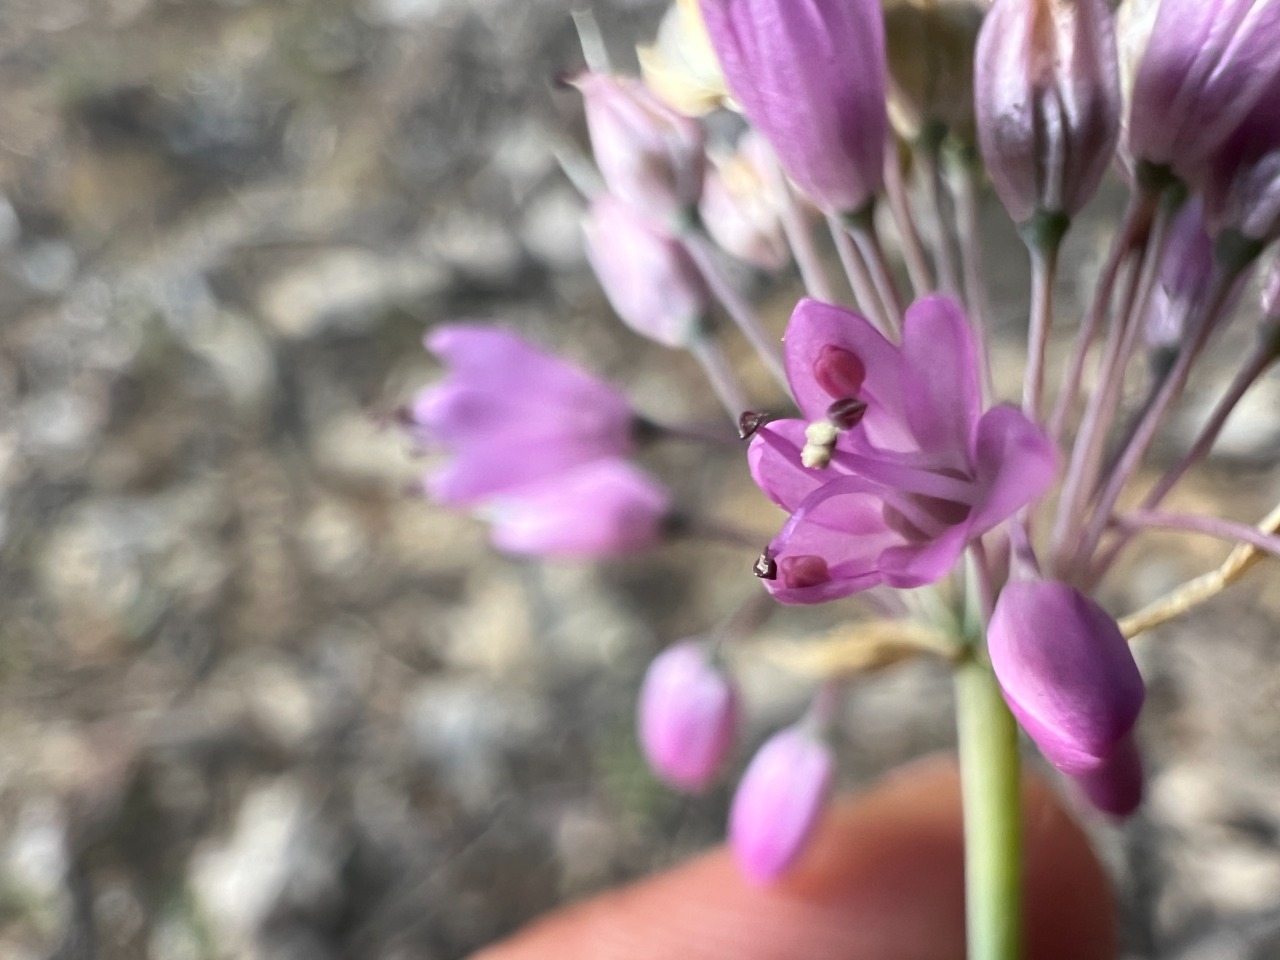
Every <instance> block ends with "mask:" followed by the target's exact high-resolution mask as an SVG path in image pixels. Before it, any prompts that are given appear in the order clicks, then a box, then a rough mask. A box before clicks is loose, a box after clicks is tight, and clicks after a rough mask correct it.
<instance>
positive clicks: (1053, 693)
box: [987, 581, 1145, 787]
mask: <svg viewBox="0 0 1280 960" xmlns="http://www.w3.org/2000/svg"><path fill="white" fill-rule="evenodd" d="M987 645H988V649H989V651H990V655H991V666H992V668H993V669H994V670H995V674H996V678H997V679H998V680H999V681H1000V686H1001V688H1002V689H1003V690H1004V694H1005V699H1006V700H1007V701H1008V704H1009V709H1010V710H1012V711H1013V714H1014V716H1016V717H1017V718H1018V722H1019V723H1020V724H1022V727H1023V729H1024V730H1026V731H1027V733H1028V734H1029V735H1030V737H1031V739H1032V740H1034V741H1035V742H1036V745H1037V746H1039V747H1040V750H1041V752H1043V753H1044V755H1045V759H1047V760H1048V761H1049V762H1050V763H1052V764H1053V765H1054V766H1055V767H1057V768H1058V769H1059V770H1062V771H1063V772H1064V773H1068V774H1071V775H1073V776H1079V775H1081V774H1088V773H1090V772H1092V771H1098V770H1099V769H1100V768H1102V767H1104V766H1106V765H1107V764H1108V762H1109V761H1110V760H1111V759H1112V757H1113V756H1115V755H1116V751H1117V750H1118V749H1119V748H1120V747H1121V745H1122V744H1123V743H1124V742H1125V741H1126V739H1127V738H1128V736H1129V733H1130V731H1131V730H1132V729H1133V725H1134V723H1135V722H1136V721H1137V719H1138V713H1139V711H1140V710H1141V709H1142V701H1143V697H1144V694H1145V687H1144V686H1143V683H1142V675H1141V674H1140V673H1139V672H1138V666H1137V664H1136V663H1134V660H1133V654H1132V653H1130V651H1129V644H1128V642H1127V641H1126V640H1125V638H1124V636H1123V635H1122V634H1121V633H1120V628H1119V627H1118V626H1117V625H1116V622H1115V620H1114V619H1112V618H1111V616H1109V615H1108V614H1107V612H1106V611H1105V610H1103V609H1102V608H1101V607H1100V606H1098V604H1096V603H1095V602H1094V601H1093V600H1091V599H1089V598H1088V597H1086V596H1085V595H1084V594H1082V593H1080V592H1079V591H1078V590H1076V589H1075V588H1074V587H1070V586H1068V585H1067V584H1065V583H1058V582H1054V581H1036V582H1015V583H1010V584H1008V585H1007V586H1006V587H1005V588H1004V589H1003V590H1002V591H1001V592H1000V597H999V599H998V600H997V602H996V608H995V612H994V614H993V615H992V617H991V624H990V626H989V628H988V631H987ZM1098 786H1099V787H1101V784H1099V785H1098Z"/></svg>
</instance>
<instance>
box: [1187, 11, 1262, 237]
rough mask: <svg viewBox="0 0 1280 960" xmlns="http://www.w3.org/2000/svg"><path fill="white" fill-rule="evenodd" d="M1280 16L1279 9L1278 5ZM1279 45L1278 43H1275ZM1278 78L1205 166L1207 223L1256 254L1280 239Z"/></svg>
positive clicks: (1203, 185)
mask: <svg viewBox="0 0 1280 960" xmlns="http://www.w3.org/2000/svg"><path fill="white" fill-rule="evenodd" d="M1276 9H1277V11H1280V3H1278V4H1276ZM1276 42H1277V43H1280V37H1277V40H1276ZM1278 98H1280V72H1278V73H1277V74H1276V75H1275V76H1273V77H1272V78H1271V85H1270V87H1269V88H1268V89H1267V92H1266V94H1265V95H1264V96H1263V97H1262V99H1261V100H1259V101H1258V102H1257V103H1256V104H1254V106H1253V109H1252V110H1250V111H1249V112H1248V113H1246V114H1245V115H1244V117H1243V118H1242V119H1241V121H1240V123H1239V125H1238V126H1237V127H1236V129H1235V131H1234V132H1233V133H1232V134H1231V135H1230V136H1229V137H1227V139H1226V140H1225V141H1224V142H1223V143H1222V145H1221V146H1220V147H1218V149H1217V150H1215V151H1214V152H1213V154H1212V155H1211V156H1210V157H1209V160H1208V161H1207V163H1206V164H1205V168H1204V171H1203V177H1202V179H1199V180H1196V179H1194V178H1193V181H1192V182H1193V183H1195V184H1196V185H1197V186H1199V187H1201V188H1202V189H1203V190H1204V203H1205V219H1206V220H1207V221H1208V223H1209V226H1210V229H1211V231H1212V233H1213V234H1214V235H1215V236H1218V235H1220V234H1221V233H1223V232H1224V231H1228V230H1230V231H1234V232H1235V233H1237V234H1239V235H1240V236H1241V237H1242V238H1244V239H1245V240H1246V241H1252V242H1253V244H1252V245H1253V246H1254V247H1255V248H1256V249H1257V250H1261V249H1262V247H1263V246H1265V245H1266V244H1267V243H1270V242H1271V241H1272V240H1274V239H1276V237H1277V236H1280V107H1278V106H1277V99H1278Z"/></svg>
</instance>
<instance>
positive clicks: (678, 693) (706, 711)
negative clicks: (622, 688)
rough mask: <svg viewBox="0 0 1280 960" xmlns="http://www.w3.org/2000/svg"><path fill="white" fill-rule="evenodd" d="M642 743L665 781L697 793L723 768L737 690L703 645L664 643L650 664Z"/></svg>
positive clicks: (644, 695) (732, 729) (733, 724)
mask: <svg viewBox="0 0 1280 960" xmlns="http://www.w3.org/2000/svg"><path fill="white" fill-rule="evenodd" d="M638 714H639V727H640V743H641V745H642V746H643V747H644V754H645V757H646V758H647V759H648V761H649V765H650V766H651V767H652V768H653V769H654V771H655V772H656V773H657V774H658V775H659V776H660V777H662V779H663V780H665V781H667V783H669V784H671V785H672V786H674V787H677V788H679V789H681V790H685V791H688V792H690V793H701V792H702V791H703V790H705V789H706V788H707V787H709V786H710V785H711V783H712V781H713V780H715V778H716V777H717V776H718V775H719V773H720V771H721V769H722V768H723V767H724V762H725V760H726V758H727V757H728V755H729V751H730V750H731V749H732V748H733V740H734V737H735V736H736V734H737V732H738V718H739V709H738V694H737V691H736V690H735V689H734V686H733V683H732V681H730V679H729V678H728V677H727V676H725V674H724V673H722V672H721V671H720V670H718V669H717V668H716V667H715V665H714V664H713V663H712V661H711V657H710V654H709V653H708V651H707V649H706V647H705V645H704V644H701V643H697V642H694V641H685V642H683V643H678V644H676V645H674V646H672V647H668V648H667V649H666V650H664V651H663V652H662V653H660V654H659V655H658V656H657V657H656V658H655V659H654V661H653V663H652V664H650V665H649V672H648V673H647V674H645V678H644V686H643V687H642V688H641V690H640V703H639V710H638Z"/></svg>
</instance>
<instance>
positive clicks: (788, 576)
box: [782, 553, 831, 590]
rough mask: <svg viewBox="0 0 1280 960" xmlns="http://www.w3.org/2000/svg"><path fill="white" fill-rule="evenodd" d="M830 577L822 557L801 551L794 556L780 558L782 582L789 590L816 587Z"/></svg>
mask: <svg viewBox="0 0 1280 960" xmlns="http://www.w3.org/2000/svg"><path fill="white" fill-rule="evenodd" d="M830 579H831V571H830V570H828V569H827V561H826V560H824V559H823V558H822V557H819V556H815V555H813V554H809V553H802V554H800V555H799V556H796V557H783V558H782V582H783V583H784V584H785V585H786V586H787V588H788V589H791V590H803V589H804V588H805V587H816V586H818V585H820V584H823V583H827V582H828V581H830Z"/></svg>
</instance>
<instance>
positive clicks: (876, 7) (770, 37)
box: [702, 0, 889, 213]
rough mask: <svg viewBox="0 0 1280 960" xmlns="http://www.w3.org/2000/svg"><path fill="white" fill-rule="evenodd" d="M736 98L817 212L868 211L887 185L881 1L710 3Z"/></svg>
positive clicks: (711, 24)
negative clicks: (867, 206) (867, 205)
mask: <svg viewBox="0 0 1280 960" xmlns="http://www.w3.org/2000/svg"><path fill="white" fill-rule="evenodd" d="M702 14H703V18H704V19H705V21H706V25H707V32H708V34H709V35H710V37H711V45H712V46H713V47H714V48H715V51H716V54H717V56H718V57H719V58H720V66H721V68H722V69H723V71H724V76H725V80H726V81H727V83H728V86H729V92H730V93H732V94H733V96H734V98H735V99H736V100H737V101H738V102H739V103H740V104H741V105H742V111H743V113H745V114H746V115H747V119H748V120H750V121H751V124H752V126H754V127H755V128H756V129H757V130H759V131H760V132H761V133H762V134H764V136H765V138H766V139H767V140H768V141H769V142H770V143H771V144H772V145H773V148H774V150H775V151H776V152H777V154H778V159H779V160H780V161H781V162H782V166H783V169H785V170H786V171H787V173H788V174H789V175H790V177H791V179H792V180H794V181H795V182H796V183H797V184H798V185H799V187H800V189H801V190H803V191H804V192H805V193H806V194H808V195H809V197H810V199H812V200H813V201H814V202H815V203H817V204H818V206H820V207H822V208H824V209H826V210H827V211H829V212H833V213H850V212H854V211H857V210H861V209H862V208H863V207H865V206H866V204H867V203H868V201H870V200H871V199H872V198H873V197H874V196H875V195H876V194H877V193H878V192H879V191H880V187H881V185H882V183H883V178H884V160H885V144H886V142H887V138H888V133H889V129H888V117H887V114H886V112H885V71H886V67H885V46H884V15H883V13H882V11H881V9H880V2H879V0H702Z"/></svg>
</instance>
